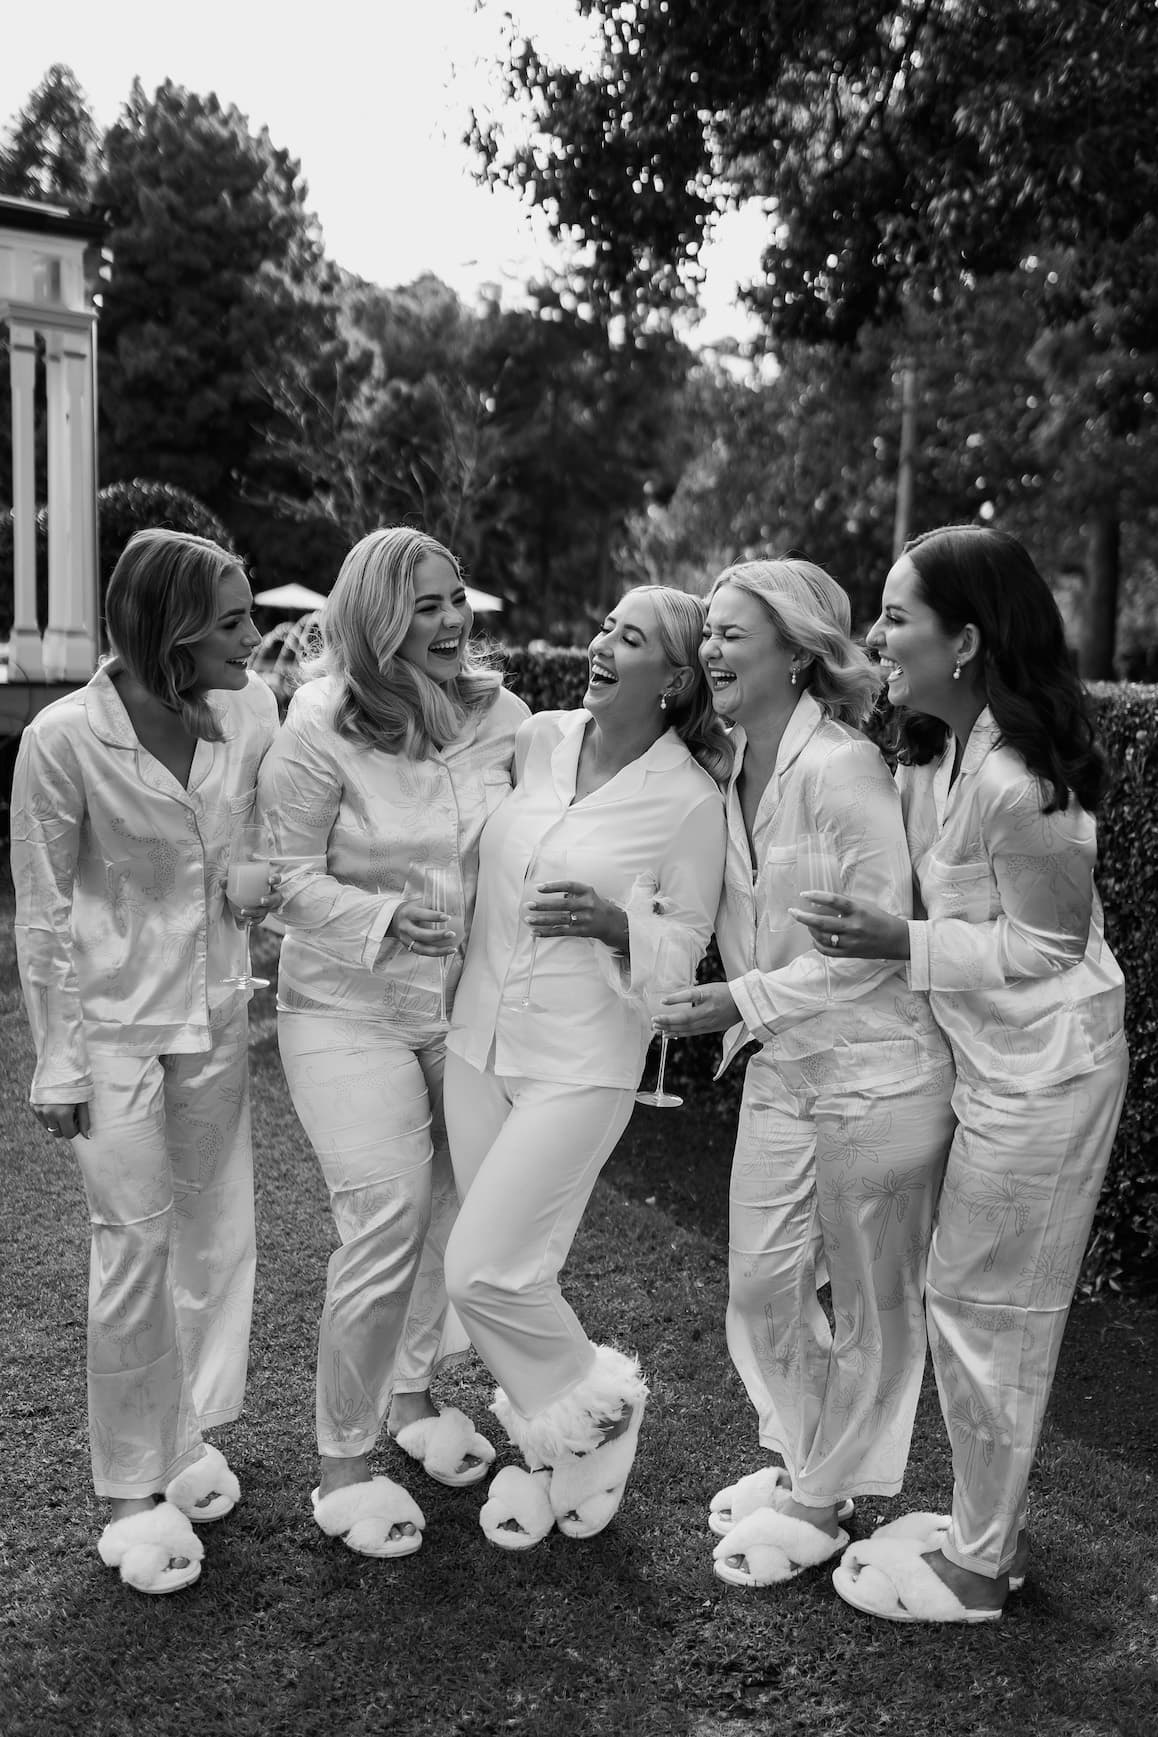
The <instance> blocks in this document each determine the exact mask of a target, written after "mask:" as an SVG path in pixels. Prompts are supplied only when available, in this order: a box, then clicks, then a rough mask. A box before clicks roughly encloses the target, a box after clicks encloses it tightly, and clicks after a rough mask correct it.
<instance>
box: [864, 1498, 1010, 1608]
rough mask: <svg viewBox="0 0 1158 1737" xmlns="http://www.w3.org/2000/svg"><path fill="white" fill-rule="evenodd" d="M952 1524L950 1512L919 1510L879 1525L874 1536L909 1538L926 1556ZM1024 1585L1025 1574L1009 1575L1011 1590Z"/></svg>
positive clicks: (938, 1545) (937, 1548)
mask: <svg viewBox="0 0 1158 1737" xmlns="http://www.w3.org/2000/svg"><path fill="white" fill-rule="evenodd" d="M951 1524H952V1521H951V1517H950V1516H949V1515H948V1514H928V1513H925V1512H923V1511H922V1510H918V1511H917V1512H916V1513H913V1514H902V1515H901V1517H900V1519H899V1520H890V1521H889V1522H888V1524H887V1525H886V1526H878V1527H877V1529H876V1531H875V1532H874V1533H873V1537H874V1538H896V1539H902V1540H904V1539H908V1540H909V1541H910V1542H911V1543H915V1544H916V1546H917V1548H918V1549H919V1550H920V1552H921V1554H922V1556H924V1555H927V1554H928V1552H929V1551H931V1550H939V1549H940V1548H941V1543H942V1540H943V1539H944V1537H945V1534H946V1532H948V1530H949V1527H950V1525H951ZM1024 1585H1025V1575H1024V1574H1011V1575H1010V1576H1009V1590H1010V1592H1020V1591H1021V1589H1022V1587H1023V1586H1024Z"/></svg>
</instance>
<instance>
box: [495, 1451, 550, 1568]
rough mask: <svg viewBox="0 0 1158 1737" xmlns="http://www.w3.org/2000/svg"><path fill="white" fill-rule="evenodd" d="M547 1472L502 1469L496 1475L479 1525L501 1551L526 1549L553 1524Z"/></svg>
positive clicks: (519, 1468)
mask: <svg viewBox="0 0 1158 1737" xmlns="http://www.w3.org/2000/svg"><path fill="white" fill-rule="evenodd" d="M550 1475H551V1474H550V1472H548V1471H540V1472H525V1471H524V1470H523V1468H522V1467H521V1466H504V1467H503V1469H502V1471H501V1472H497V1473H496V1474H495V1478H494V1481H493V1483H492V1484H491V1487H490V1489H489V1490H488V1491H487V1499H486V1501H485V1502H484V1503H483V1505H482V1508H481V1509H480V1511H479V1517H478V1522H479V1525H480V1526H481V1527H482V1529H483V1531H484V1532H485V1533H486V1535H487V1537H488V1538H489V1539H490V1541H491V1543H492V1544H497V1545H498V1546H499V1548H500V1550H529V1549H530V1548H531V1546H532V1544H538V1542H539V1541H540V1539H542V1538H545V1537H546V1536H547V1533H548V1532H549V1531H550V1530H551V1528H552V1526H554V1524H555V1516H554V1514H553V1513H552V1511H551V1501H550V1497H549V1496H548V1494H547V1485H548V1482H549V1481H550Z"/></svg>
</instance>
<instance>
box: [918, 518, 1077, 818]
mask: <svg viewBox="0 0 1158 1737" xmlns="http://www.w3.org/2000/svg"><path fill="white" fill-rule="evenodd" d="M903 552H904V554H906V555H907V556H908V558H909V560H910V561H911V562H912V564H913V566H914V568H915V569H916V573H917V578H918V580H919V582H920V596H921V598H922V599H923V601H924V602H925V603H927V604H928V606H929V608H930V609H931V610H932V611H933V613H934V615H936V617H937V619H938V621H939V622H940V624H941V626H942V627H943V629H944V630H945V632H946V633H949V634H952V633H959V632H960V631H961V629H962V628H963V627H965V626H966V625H967V624H968V623H970V622H972V624H973V625H974V626H975V627H976V628H977V630H978V632H979V633H980V635H981V652H980V663H981V675H982V679H983V683H984V688H985V696H986V703H987V705H988V706H989V709H990V711H991V712H992V713H993V719H994V722H995V723H996V725H997V727H998V729H999V730H1000V732H1001V740H1002V742H1003V744H1005V745H1006V746H1008V747H1010V748H1013V749H1014V750H1015V752H1017V753H1018V754H1020V755H1021V758H1022V759H1023V760H1024V761H1025V764H1026V765H1027V766H1028V768H1029V770H1030V771H1031V772H1032V773H1033V775H1034V776H1035V777H1036V778H1038V779H1040V781H1041V783H1042V784H1043V785H1044V786H1046V787H1047V789H1048V791H1049V800H1048V801H1047V802H1045V803H1044V804H1043V812H1044V813H1045V814H1052V813H1054V812H1055V811H1056V810H1058V809H1064V808H1066V807H1067V806H1068V804H1069V799H1070V796H1071V794H1072V795H1073V796H1076V797H1077V800H1078V801H1079V802H1080V804H1081V806H1082V807H1083V808H1085V809H1087V810H1089V811H1090V812H1091V813H1092V812H1093V811H1094V810H1095V809H1096V808H1097V806H1098V803H1099V802H1100V800H1101V798H1102V795H1103V794H1104V791H1105V786H1106V761H1105V756H1104V754H1103V753H1102V750H1101V748H1100V747H1099V745H1098V742H1097V738H1096V734H1095V731H1094V725H1093V721H1092V718H1091V715H1090V708H1089V701H1088V700H1087V697H1086V691H1085V689H1084V688H1083V686H1082V684H1081V682H1080V681H1079V680H1078V678H1077V676H1076V675H1075V674H1074V670H1073V665H1072V663H1071V661H1070V654H1069V650H1068V647H1067V646H1066V641H1065V632H1064V630H1063V627H1062V619H1061V615H1060V613H1059V611H1058V606H1057V604H1056V603H1055V601H1054V597H1053V593H1052V592H1051V591H1050V588H1049V586H1048V585H1047V584H1046V582H1045V580H1044V579H1043V578H1042V576H1041V574H1040V573H1039V572H1038V570H1037V568H1036V566H1035V565H1034V563H1033V560H1032V558H1031V556H1030V554H1029V552H1028V550H1027V549H1025V547H1024V546H1023V545H1022V544H1021V543H1019V542H1018V540H1017V538H1016V537H1013V536H1011V535H1010V534H1009V532H1008V531H999V530H996V529H994V528H992V527H991V526H988V525H946V526H944V527H942V528H941V529H940V530H935V531H925V532H923V533H922V534H921V535H920V536H919V537H914V538H913V539H912V540H911V541H910V542H908V543H906V545H905V548H904V551H903ZM889 711H891V708H886V716H888V712H889ZM890 727H891V733H892V735H893V737H894V742H895V747H896V752H897V758H898V759H899V760H900V761H902V763H904V764H906V765H911V766H922V765H924V764H925V763H926V762H927V761H929V760H931V759H933V757H934V756H935V755H936V754H939V753H940V752H941V750H942V749H943V748H944V746H945V742H946V739H947V737H948V733H949V726H948V724H945V723H943V722H942V721H941V720H940V719H939V718H932V717H930V716H929V715H928V714H927V713H924V712H910V711H908V710H907V709H906V708H904V707H897V708H896V710H895V711H892V717H891V720H890Z"/></svg>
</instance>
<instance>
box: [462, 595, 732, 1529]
mask: <svg viewBox="0 0 1158 1737" xmlns="http://www.w3.org/2000/svg"><path fill="white" fill-rule="evenodd" d="M702 630H703V606H702V605H701V603H700V602H699V600H698V599H697V598H694V597H689V596H686V595H685V594H684V593H683V592H679V591H673V590H669V589H668V588H666V587H663V586H654V587H641V588H640V589H638V590H635V591H629V592H628V593H627V595H626V596H625V597H624V598H622V599H621V601H620V602H619V603H618V604H617V605H616V607H615V608H614V609H613V610H612V611H611V612H610V614H609V615H608V617H607V619H606V620H605V622H604V623H603V626H602V627H601V629H600V630H599V632H598V633H597V634H596V635H595V637H594V639H593V640H592V641H591V648H590V679H589V683H588V687H587V692H586V695H585V698H584V702H583V706H582V707H581V708H580V709H579V710H577V711H573V712H545V713H540V714H539V715H538V716H536V717H534V718H531V719H530V720H529V721H528V722H527V723H526V724H525V725H524V726H523V728H522V730H521V731H520V732H519V737H518V742H517V747H516V764H517V780H516V789H515V792H514V794H513V795H512V797H511V798H510V800H509V801H508V802H507V803H505V804H504V806H503V807H502V808H501V809H500V810H499V812H498V814H497V815H496V816H495V817H494V818H493V819H492V820H491V821H490V822H488V824H487V828H486V831H485V832H484V834H483V842H482V863H481V875H480V882H479V906H478V914H477V918H476V922H475V927H474V931H473V933H472V936H471V942H470V946H469V948H468V951H467V962H466V969H465V971H464V973H463V978H462V982H461V984H460V985H459V993H458V999H457V1001H456V1003H455V1016H454V1022H453V1025H452V1028H451V1034H450V1039H449V1049H450V1056H449V1058H448V1061H447V1070H446V1094H447V1124H448V1127H449V1130H450V1140H451V1150H452V1152H453V1155H454V1168H455V1175H456V1177H457V1179H458V1185H459V1191H460V1193H461V1194H462V1196H463V1205H462V1210H461V1212H460V1215H459V1219H458V1223H457V1224H456V1226H455V1229H454V1231H453V1233H452V1235H451V1240H450V1245H449V1247H448V1249H447V1283H448V1287H449V1289H450V1294H451V1298H452V1300H453V1302H454V1304H455V1307H456V1308H457V1310H458V1312H459V1314H460V1315H461V1316H462V1319H463V1321H464V1322H465V1324H466V1326H467V1329H468V1331H469V1332H470V1335H471V1338H472V1340H473V1341H474V1344H475V1346H476V1348H477V1349H478V1351H479V1354H480V1355H481V1357H482V1358H483V1360H484V1362H485V1363H486V1364H487V1365H488V1367H489V1368H490V1370H491V1372H492V1374H493V1375H494V1376H495V1378H496V1380H497V1381H498V1382H499V1383H500V1384H501V1385H500V1389H499V1392H498V1394H497V1396H496V1400H495V1405H494V1408H493V1409H494V1411H495V1413H496V1415H497V1416H498V1418H499V1420H500V1422H501V1423H502V1425H503V1427H504V1429H505V1430H506V1433H507V1435H508V1437H509V1438H510V1440H511V1441H512V1442H513V1443H514V1445H515V1446H516V1447H517V1448H518V1449H519V1450H520V1452H521V1453H522V1455H523V1458H524V1460H525V1462H526V1469H525V1470H524V1469H522V1468H519V1467H515V1466H507V1467H504V1469H503V1470H502V1471H501V1472H500V1473H499V1475H498V1476H497V1477H496V1478H495V1480H494V1483H493V1484H492V1486H491V1490H490V1495H489V1499H488V1501H487V1503H486V1504H485V1506H484V1508H483V1509H482V1513H481V1523H482V1526H483V1530H484V1532H485V1533H486V1536H487V1537H488V1538H489V1539H490V1540H491V1542H492V1543H494V1544H496V1545H498V1546H499V1547H500V1548H503V1549H508V1550H521V1549H527V1548H529V1547H531V1546H532V1545H534V1544H536V1543H537V1542H538V1541H539V1540H540V1539H542V1538H544V1537H545V1536H546V1535H547V1533H548V1532H550V1531H551V1529H552V1528H553V1527H554V1526H556V1525H557V1526H558V1527H559V1530H560V1531H562V1532H563V1533H565V1534H567V1535H569V1536H571V1537H577V1538H586V1537H590V1536H592V1535H593V1534H594V1533H596V1532H599V1531H601V1530H602V1529H603V1527H605V1526H606V1525H607V1524H608V1522H609V1521H610V1520H611V1518H612V1516H613V1515H614V1514H615V1512H616V1510H617V1508H618V1507H619V1504H620V1501H621V1499H622V1497H623V1492H624V1488H625V1485H626V1483H627V1479H628V1475H629V1473H630V1471H631V1467H632V1464H633V1461H634V1458H635V1451H636V1444H637V1442H638V1439H639V1431H640V1425H641V1423H642V1420H643V1411H644V1404H645V1402H646V1399H647V1384H646V1381H645V1379H644V1377H643V1373H642V1371H641V1369H640V1366H639V1361H638V1359H637V1358H636V1357H635V1356H634V1355H633V1354H631V1353H630V1352H625V1351H623V1350H621V1349H619V1348H617V1347H616V1346H613V1345H595V1344H593V1343H592V1341H591V1340H590V1339H589V1338H588V1336H587V1334H586V1333H585V1332H584V1330H583V1327H582V1325H581V1323H580V1322H579V1320H578V1318H577V1317H576V1315H575V1312H574V1310H573V1309H572V1307H571V1306H570V1304H569V1303H568V1302H567V1300H566V1298H565V1297H564V1295H563V1293H562V1289H561V1287H560V1283H559V1274H560V1271H561V1269H562V1266H563V1264H564V1262H565V1261H566V1258H567V1254H568V1251H569V1249H570V1246H571V1241H572V1239H573V1237H574V1235H575V1232H576V1229H577V1228H578V1225H579V1222H580V1220H581V1218H582V1215H583V1211H584V1209H585V1207H586V1205H587V1201H588V1199H589V1198H590V1195H591V1190H592V1189H593V1188H594V1186H595V1182H596V1180H597V1178H598V1176H599V1172H600V1170H601V1169H602V1168H603V1165H604V1164H605V1163H606V1162H607V1159H608V1158H609V1157H610V1155H611V1153H612V1151H613V1150H614V1148H615V1145H616V1143H617V1141H618V1140H619V1137H620V1135H621V1134H622V1133H623V1130H624V1128H625V1127H626V1125H627V1121H628V1119H629V1117H630V1116H631V1113H632V1109H633V1106H634V1103H635V1090H636V1087H637V1086H638V1084H639V1079H640V1074H641V1072H642V1069H643V1064H644V1057H645V1055H646V1052H647V1047H648V1043H649V1041H650V1037H651V1024H650V1018H649V1012H648V1002H647V999H646V993H647V990H648V988H649V986H650V985H652V984H653V982H655V981H656V979H657V973H658V969H659V965H660V956H661V952H662V949H663V943H664V940H665V938H666V939H667V940H669V941H671V942H673V943H674V944H675V947H676V951H677V956H678V957H679V959H680V960H681V962H682V969H683V973H684V976H683V978H682V979H681V980H682V981H687V982H690V981H692V978H693V975H694V971H695V964H696V961H697V959H698V958H699V956H700V954H701V953H702V952H703V949H704V947H705V946H706V944H707V941H708V938H709V936H710V935H711V929H712V916H713V913H714V911H715V908H716V904H717V901H718V898H719V890H720V876H721V871H722V868H723V852H724V827H723V813H722V805H721V802H720V792H719V787H718V784H717V782H716V779H717V776H720V775H722V774H723V773H724V772H725V771H726V769H727V764H728V749H727V742H726V738H725V736H724V733H723V731H722V729H721V727H720V725H719V723H718V722H717V720H716V719H715V717H714V715H713V711H712V705H711V699H710V696H709V694H708V691H707V684H706V682H705V680H704V675H703V672H702V670H701V669H700V668H699V665H698V661H697V651H698V648H699V641H700V635H701V632H702Z"/></svg>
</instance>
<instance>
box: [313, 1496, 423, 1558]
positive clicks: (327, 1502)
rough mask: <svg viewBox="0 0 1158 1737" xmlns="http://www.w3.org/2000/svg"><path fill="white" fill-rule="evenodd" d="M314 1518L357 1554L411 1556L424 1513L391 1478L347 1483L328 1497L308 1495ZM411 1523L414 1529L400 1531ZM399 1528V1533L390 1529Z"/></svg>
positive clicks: (419, 1538)
mask: <svg viewBox="0 0 1158 1737" xmlns="http://www.w3.org/2000/svg"><path fill="white" fill-rule="evenodd" d="M310 1500H311V1501H312V1502H313V1505H314V1519H315V1520H316V1521H317V1523H318V1525H319V1526H320V1527H321V1528H322V1531H323V1532H325V1533H326V1534H327V1535H328V1536H329V1537H331V1538H341V1540H342V1542H343V1543H344V1544H346V1545H348V1546H349V1548H350V1549H351V1550H356V1551H357V1552H358V1554H359V1556H413V1554H414V1552H415V1551H416V1550H419V1549H421V1547H422V1528H423V1527H424V1526H425V1525H426V1516H425V1514H424V1513H423V1512H422V1509H421V1508H420V1507H419V1506H418V1503H417V1502H416V1501H415V1500H414V1497H413V1496H412V1495H411V1494H410V1492H409V1491H408V1490H404V1489H403V1488H402V1485H401V1484H396V1483H395V1482H394V1479H393V1478H383V1477H377V1478H370V1479H369V1480H368V1481H367V1482H365V1483H361V1484H347V1485H346V1487H345V1489H342V1490H331V1491H330V1494H329V1495H328V1496H322V1497H321V1498H320V1499H319V1497H318V1492H317V1490H314V1491H313V1492H312V1494H311V1497H310ZM403 1526H413V1527H414V1530H413V1532H403V1531H402V1530H401V1528H402V1527H403ZM396 1528H397V1529H398V1536H397V1537H391V1535H390V1534H391V1532H393V1531H394V1530H395V1529H396Z"/></svg>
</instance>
